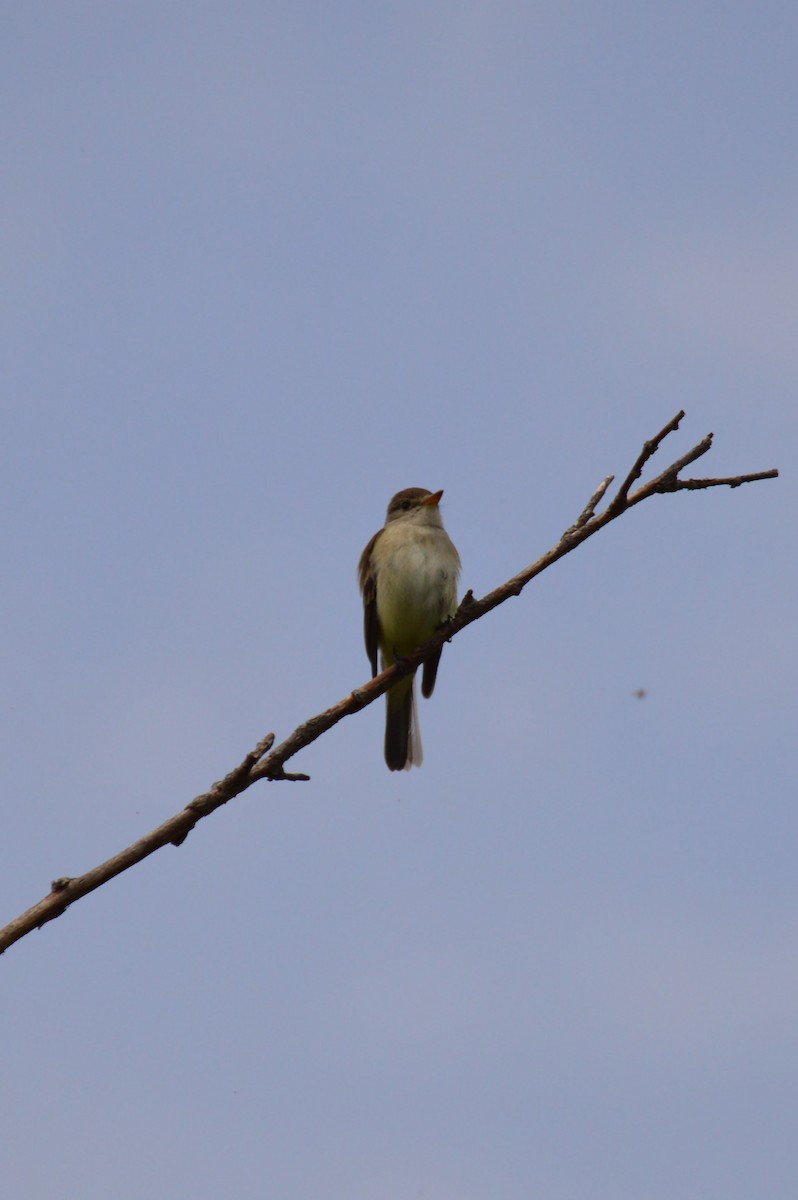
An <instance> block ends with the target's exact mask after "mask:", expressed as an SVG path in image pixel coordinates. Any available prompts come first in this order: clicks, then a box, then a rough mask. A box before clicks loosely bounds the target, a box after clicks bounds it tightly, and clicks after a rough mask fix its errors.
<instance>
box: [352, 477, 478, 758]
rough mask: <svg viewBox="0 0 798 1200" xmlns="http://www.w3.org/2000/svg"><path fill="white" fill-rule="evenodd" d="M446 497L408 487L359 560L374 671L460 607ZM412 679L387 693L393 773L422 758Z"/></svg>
mask: <svg viewBox="0 0 798 1200" xmlns="http://www.w3.org/2000/svg"><path fill="white" fill-rule="evenodd" d="M442 495H443V492H434V493H433V492H429V491H427V489H426V488H405V489H404V490H403V491H401V492H397V493H396V495H395V496H394V497H393V499H392V500H391V502H390V504H389V505H388V512H387V514H386V518H385V526H384V527H383V528H382V529H380V530H378V532H377V533H375V534H374V537H373V538H372V539H371V540H370V542H369V543H368V545H367V546H366V548H365V550H364V551H363V553H362V555H361V556H360V565H359V568H358V576H359V580H360V589H361V591H362V593H363V632H364V636H365V642H366V653H367V654H368V658H369V662H370V663H371V670H372V674H373V675H376V674H377V672H378V668H377V659H378V655H379V656H380V657H381V660H382V669H383V670H385V668H386V667H389V666H391V664H392V663H393V662H395V661H396V659H397V658H402V657H404V656H405V655H407V654H410V653H411V652H412V651H413V650H415V649H416V648H417V647H418V646H420V645H421V643H422V642H425V641H427V640H428V639H429V638H431V637H432V635H433V634H434V633H435V631H436V630H437V629H438V628H440V626H441V625H442V624H443V622H444V621H445V620H447V618H448V617H451V616H453V614H454V612H455V611H456V608H457V579H458V575H459V572H460V558H459V555H458V553H457V551H456V549H455V548H454V546H453V545H452V542H451V541H450V539H449V536H448V534H447V533H446V530H445V529H444V528H443V521H442V520H441V515H440V509H439V507H438V505H439V503H440V498H441V496H442ZM440 657H441V652H440V651H438V653H437V654H436V655H435V656H434V657H433V658H431V659H430V660H429V661H428V662H426V663H424V666H423V669H422V675H421V691H422V694H423V695H424V696H425V697H429V696H431V695H432V691H433V688H434V687H435V677H436V675H437V672H438V663H439V662H440ZM413 690H414V689H413V675H408V676H406V677H405V678H404V679H401V680H400V681H399V682H398V683H397V684H395V685H394V686H393V687H392V688H391V689H390V691H389V692H387V693H386V697H385V699H386V719H385V761H386V763H387V764H388V767H389V768H390V770H392V771H401V770H403V769H404V770H409V768H410V767H411V766H420V765H421V761H422V748H421V737H420V734H419V730H418V722H417V718H416V714H415V702H414V695H413Z"/></svg>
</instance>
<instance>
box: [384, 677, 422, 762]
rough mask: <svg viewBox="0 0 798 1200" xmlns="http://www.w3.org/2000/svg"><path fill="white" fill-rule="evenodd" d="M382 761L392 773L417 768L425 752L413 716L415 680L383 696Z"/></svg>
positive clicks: (404, 683)
mask: <svg viewBox="0 0 798 1200" xmlns="http://www.w3.org/2000/svg"><path fill="white" fill-rule="evenodd" d="M385 701H386V705H385V761H386V763H387V764H388V767H389V768H390V770H391V771H409V770H410V768H411V767H420V766H421V762H422V759H423V757H424V752H423V750H422V748H421V732H420V730H419V728H418V715H417V713H416V697H415V676H414V675H410V676H409V677H407V678H405V679H401V680H400V681H399V683H397V684H396V685H395V687H392V688H391V690H390V691H389V692H386V693H385Z"/></svg>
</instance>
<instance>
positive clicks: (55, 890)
mask: <svg viewBox="0 0 798 1200" xmlns="http://www.w3.org/2000/svg"><path fill="white" fill-rule="evenodd" d="M683 417H684V413H683V412H679V413H677V414H676V416H675V417H674V418H673V419H672V420H671V421H669V422H668V424H667V425H665V426H664V427H663V428H662V429H661V430H660V432H659V433H658V434H657V435H656V436H655V437H653V438H651V439H650V441H647V442H645V443H644V444H643V448H642V450H641V452H640V454H639V455H638V456H637V459H636V460H635V463H634V465H633V466H632V469H631V471H630V472H629V474H628V475H627V476H626V478H625V479H624V481H623V483H622V484H621V486H620V488H619V490H618V493H617V494H616V495H615V496H614V498H613V499H612V500H611V501H610V503H609V504H608V505H607V507H606V508H605V509H604V511H603V512H600V513H598V514H597V513H596V509H597V508H598V506H599V504H600V503H601V501H602V500H603V499H604V496H605V495H606V493H607V490H608V488H609V486H610V484H611V483H612V482H613V479H614V476H612V475H608V476H607V477H606V479H604V480H602V482H601V483H600V484H599V486H598V487H597V488H596V490H595V491H594V493H593V495H592V496H591V497H590V500H589V501H588V503H587V504H586V505H585V507H584V509H583V510H582V512H581V513H580V514H579V516H578V517H577V519H576V521H575V522H574V523H573V525H571V526H569V528H568V529H566V531H565V533H564V534H563V535H562V537H561V538H560V540H559V542H557V544H556V545H555V546H552V548H551V549H550V550H548V551H547V552H546V553H545V554H543V555H541V557H540V558H538V559H536V561H535V562H533V563H532V564H531V565H530V566H528V567H526V568H525V569H524V570H523V571H520V572H519V573H518V574H517V575H514V576H513V577H512V579H508V580H507V582H506V583H503V584H502V585H501V587H498V588H496V589H495V590H494V591H492V592H489V593H488V594H487V595H486V596H483V597H482V599H481V600H477V599H475V597H474V594H473V592H471V591H468V592H466V594H465V596H464V597H463V599H462V601H461V602H460V607H459V608H458V610H457V612H456V613H455V615H454V617H453V618H452V619H451V621H449V622H447V624H446V625H445V626H444V627H442V628H441V629H440V630H439V632H438V633H436V634H435V636H434V637H433V638H430V640H429V641H428V642H425V643H424V645H423V646H419V648H418V650H415V651H414V652H413V653H412V654H409V655H408V656H407V657H406V658H404V659H402V660H401V662H397V663H395V664H394V665H393V666H392V667H390V668H389V669H388V670H387V671H383V672H382V673H381V674H380V675H376V676H375V677H374V678H373V679H370V680H369V681H368V682H367V683H364V684H363V685H362V686H361V687H359V688H356V689H355V690H354V691H353V692H351V693H350V694H349V695H348V696H345V697H344V698H343V699H342V700H339V701H338V702H337V703H336V704H333V705H332V706H331V707H330V708H327V709H325V710H324V712H321V713H318V714H317V715H316V716H314V717H310V718H309V720H307V721H304V722H303V723H302V724H301V725H299V726H297V728H296V729H295V730H294V731H293V733H291V734H290V735H289V736H288V737H287V738H286V739H285V741H283V742H280V744H279V745H277V746H275V745H274V741H275V737H274V734H273V733H267V734H266V736H265V737H263V738H262V739H261V740H260V741H259V742H258V744H257V746H255V747H254V749H253V750H251V751H250V752H249V754H247V755H246V757H245V758H244V759H243V761H242V762H241V763H239V765H238V766H237V767H234V768H233V770H232V771H230V772H229V773H228V774H227V775H225V777H224V779H221V780H219V782H217V783H215V784H214V785H213V786H212V787H211V788H210V790H209V791H207V792H204V793H203V794H202V795H200V796H196V797H195V798H194V799H193V800H191V801H189V803H188V804H187V805H186V806H185V808H183V809H182V810H181V811H180V812H179V813H177V814H175V816H173V817H170V818H169V819H168V820H167V821H164V822H163V824H161V825H159V826H157V828H155V829H153V830H151V831H150V832H149V833H147V834H145V835H144V837H142V838H139V840H138V841H136V842H134V843H133V844H132V845H131V846H128V847H127V848H126V849H125V850H122V851H120V852H119V853H118V854H115V855H114V856H113V858H109V859H107V860H106V861H105V862H104V863H100V865H99V866H97V867H94V868H93V869H92V870H90V871H87V872H86V874H85V875H78V876H76V877H74V878H70V877H68V876H66V877H62V878H60V879H56V880H54V881H53V883H52V885H51V890H50V892H49V894H48V895H47V896H45V897H44V899H43V900H40V901H39V902H38V904H35V905H34V906H33V907H32V908H29V909H28V910H27V912H24V913H22V914H21V915H20V916H19V917H17V918H16V919H15V920H13V921H11V922H10V923H9V924H8V925H6V926H5V927H4V928H2V929H0V954H2V952H3V951H4V950H6V949H8V947H9V946H11V945H13V944H14V942H17V941H19V939H20V938H22V937H24V936H25V935H26V934H28V933H30V932H31V931H32V930H33V929H38V928H41V926H42V925H45V924H46V923H47V922H48V921H52V920H53V919H54V918H55V917H60V916H61V914H62V913H63V912H65V911H66V909H67V908H68V907H69V905H70V904H73V903H74V902H75V901H76V900H79V899H80V898H81V896H86V895H88V893H89V892H92V891H94V890H95V889H96V888H98V887H101V886H102V885H103V884H104V883H107V882H108V880H109V879H113V878H114V877H115V876H116V875H121V873H122V872H123V871H127V870H128V868H130V867H132V866H134V865H135V864H136V863H138V862H141V861H142V859H144V858H147V857H148V855H150V854H154V853H155V851H156V850H160V849H161V847H163V846H167V845H173V846H179V845H181V844H182V843H183V842H184V841H185V839H186V838H187V837H188V835H189V833H190V832H191V830H192V829H193V828H194V826H195V825H196V824H197V822H198V821H200V820H202V819H203V817H207V816H209V815H210V814H211V813H212V812H215V811H216V809H217V808H221V807H222V805H224V804H227V802H228V801H229V800H232V799H233V797H234V796H238V795H240V793H241V792H244V791H246V789H247V788H249V787H251V786H252V785H253V784H254V783H257V782H258V780H261V779H267V780H272V781H281V782H285V781H306V780H308V779H309V776H307V775H303V774H289V773H287V772H286V770H285V763H286V762H288V760H289V759H290V758H293V757H294V755H295V754H297V753H298V752H299V751H300V750H303V749H304V748H305V747H306V746H309V745H310V744H311V743H312V742H315V741H316V739H317V738H319V737H321V736H322V734H324V733H326V732H327V730H328V729H332V727H333V725H337V724H338V722H339V721H342V720H343V719H344V717H348V716H350V715H351V714H352V713H356V712H359V711H360V709H362V708H365V707H366V706H367V705H369V704H373V703H374V701H375V700H376V699H377V698H378V697H379V696H382V695H383V693H384V692H387V691H388V689H389V688H390V687H392V686H393V684H394V683H396V682H397V680H398V679H401V678H402V677H403V676H405V675H408V674H409V673H410V672H411V671H414V670H415V669H416V668H417V667H418V666H419V665H420V664H421V663H422V662H424V661H425V660H426V659H427V658H429V657H430V656H431V655H433V654H435V653H436V652H437V650H438V649H439V648H440V647H441V646H442V645H443V643H444V642H448V641H451V640H452V638H454V637H456V635H457V634H458V633H460V631H461V630H462V629H465V628H466V626H467V625H471V624H472V623H473V622H474V621H478V620H479V619H480V617H483V616H485V614H486V613H488V612H490V611H491V610H492V609H494V608H498V606H499V605H500V604H503V603H504V602H505V600H509V599H510V597H511V596H518V595H520V594H521V592H522V591H523V589H524V588H525V587H526V585H527V584H528V583H529V582H530V580H532V579H534V578H535V576H536V575H539V574H540V573H541V572H542V571H545V570H546V568H547V567H550V566H552V564H553V563H555V562H557V560H558V559H560V558H563V557H564V555H566V554H569V553H570V552H571V550H573V549H575V547H576V546H579V545H581V543H582V542H584V541H586V540H587V539H588V538H589V537H592V536H593V534H594V533H598V531H599V530H600V529H603V528H604V526H605V525H608V524H609V523H610V521H614V520H615V519H616V517H619V516H620V515H621V514H622V513H624V512H626V511H627V510H628V509H630V508H632V507H633V506H634V505H635V504H639V503H640V502H641V501H642V500H646V499H648V497H649V496H654V495H657V494H666V493H669V492H678V491H696V490H699V489H703V488H710V487H732V488H736V487H740V485H741V484H744V483H755V482H758V481H759V480H762V479H775V478H777V476H778V471H777V470H775V469H773V470H769V471H757V472H755V473H753V474H749V475H735V476H732V477H726V478H717V479H680V478H679V473H680V472H681V471H682V470H683V469H684V468H685V467H686V466H688V465H689V464H690V463H692V462H695V461H696V459H698V458H701V457H702V455H704V454H706V453H707V451H708V450H709V449H710V447H711V445H712V434H711V433H710V434H708V435H707V436H706V437H705V438H704V439H703V440H702V441H701V442H699V443H698V444H697V445H696V446H694V447H693V448H692V450H690V451H688V453H687V454H685V455H683V456H682V457H681V458H679V459H677V460H676V462H674V463H672V464H671V465H670V466H669V467H667V468H666V470H664V471H663V472H662V473H661V474H660V475H658V476H656V478H654V479H652V480H650V481H649V482H648V483H644V484H641V486H640V487H639V488H637V490H636V491H634V492H631V494H630V491H631V488H632V486H633V484H635V483H636V482H637V480H638V479H639V478H640V476H641V475H642V473H643V469H644V467H645V465H646V463H647V462H648V461H649V459H651V458H652V457H653V456H654V454H656V452H657V450H658V449H659V447H660V445H661V443H662V442H663V441H664V440H665V438H666V437H667V436H668V435H669V434H671V433H673V432H674V431H675V430H676V429H678V427H679V423H680V421H681V420H682V418H683Z"/></svg>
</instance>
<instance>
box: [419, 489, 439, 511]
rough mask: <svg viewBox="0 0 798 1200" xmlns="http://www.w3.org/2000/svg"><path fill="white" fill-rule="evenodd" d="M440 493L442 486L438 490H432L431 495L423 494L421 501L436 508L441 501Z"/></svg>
mask: <svg viewBox="0 0 798 1200" xmlns="http://www.w3.org/2000/svg"><path fill="white" fill-rule="evenodd" d="M442 495H443V488H441V490H440V491H439V492H433V493H432V495H431V496H425V497H424V499H423V500H422V501H421V503H422V504H429V506H430V507H431V508H437V507H438V505H439V504H440V502H441V496H442Z"/></svg>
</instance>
